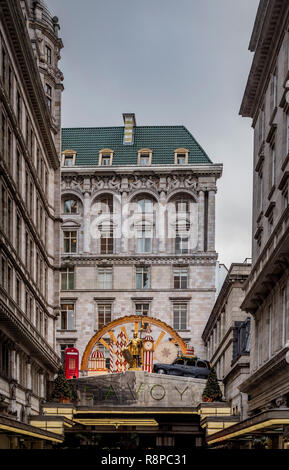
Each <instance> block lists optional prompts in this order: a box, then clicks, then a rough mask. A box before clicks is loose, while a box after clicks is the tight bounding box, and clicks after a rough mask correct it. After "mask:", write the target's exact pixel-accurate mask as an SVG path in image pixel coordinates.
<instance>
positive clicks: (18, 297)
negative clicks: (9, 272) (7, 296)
mask: <svg viewBox="0 0 289 470" xmlns="http://www.w3.org/2000/svg"><path fill="white" fill-rule="evenodd" d="M16 303H17V305H18V307H21V281H20V279H19V278H18V277H17V278H16Z"/></svg>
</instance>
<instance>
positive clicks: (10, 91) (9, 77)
mask: <svg viewBox="0 0 289 470" xmlns="http://www.w3.org/2000/svg"><path fill="white" fill-rule="evenodd" d="M12 80H13V74H12V69H11V67H10V65H9V67H8V96H9V99H11V97H12Z"/></svg>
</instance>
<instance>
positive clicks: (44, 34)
mask: <svg viewBox="0 0 289 470" xmlns="http://www.w3.org/2000/svg"><path fill="white" fill-rule="evenodd" d="M58 32H59V25H58V19H57V18H56V17H52V16H51V14H50V13H49V11H48V8H47V6H46V4H45V3H44V2H43V1H42V0H41V1H31V0H22V1H20V0H13V1H12V0H0V448H17V447H19V446H20V445H21V442H22V443H24V444H23V445H25V446H30V447H31V446H32V447H33V446H37V444H35V443H36V442H39V441H37V439H39V438H42V439H44V440H47V441H53V440H54V435H53V434H52V433H49V432H46V431H38V434H37V432H35V429H36V428H35V427H33V426H31V425H30V417H31V416H33V415H37V414H38V413H39V409H40V406H41V401H42V400H43V399H45V397H46V391H47V383H48V381H49V380H51V379H52V377H53V376H54V374H55V372H56V370H57V368H58V364H59V357H58V355H57V353H56V352H55V321H56V318H57V313H58V309H59V278H58V277H59V271H58V269H57V268H58V267H59V235H58V234H59V224H60V219H59V212H60V209H59V201H60V164H59V154H60V145H61V132H60V130H61V122H60V116H61V93H62V90H63V85H62V80H63V76H62V73H61V71H60V70H59V68H58V62H59V59H60V50H61V48H62V47H63V44H62V41H61V39H60V38H59V37H58ZM48 286H49V288H48ZM53 286H54V288H53Z"/></svg>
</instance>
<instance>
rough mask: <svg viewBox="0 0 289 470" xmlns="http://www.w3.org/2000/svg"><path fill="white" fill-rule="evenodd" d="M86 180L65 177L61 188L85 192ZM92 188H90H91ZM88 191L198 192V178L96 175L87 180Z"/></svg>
mask: <svg viewBox="0 0 289 470" xmlns="http://www.w3.org/2000/svg"><path fill="white" fill-rule="evenodd" d="M83 186H84V178H83V177H82V176H80V175H75V176H73V175H63V176H62V181H61V188H62V190H63V191H65V190H69V189H74V190H79V191H81V192H83V191H84V187H83ZM89 186H90V187H89ZM85 189H86V190H91V191H92V193H93V192H97V191H99V190H105V189H109V190H112V191H115V192H118V193H119V192H124V191H125V192H126V193H127V194H129V193H133V192H135V191H136V190H146V189H147V190H151V191H153V192H155V193H157V194H160V193H162V194H167V195H169V194H170V192H172V191H175V190H176V189H180V190H181V189H187V190H191V191H193V192H195V193H196V192H197V191H198V183H197V178H195V177H194V176H192V175H191V174H188V175H170V176H166V177H160V176H156V175H143V176H140V175H124V176H122V177H119V176H116V175H112V176H107V175H105V176H98V175H94V176H91V177H90V178H87V180H86V188H85Z"/></svg>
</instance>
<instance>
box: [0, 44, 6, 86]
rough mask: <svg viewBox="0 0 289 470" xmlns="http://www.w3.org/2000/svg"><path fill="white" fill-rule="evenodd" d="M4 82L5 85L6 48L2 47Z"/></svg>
mask: <svg viewBox="0 0 289 470" xmlns="http://www.w3.org/2000/svg"><path fill="white" fill-rule="evenodd" d="M1 76H2V81H3V83H4V84H5V81H6V51H5V49H4V47H2V74H1Z"/></svg>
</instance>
